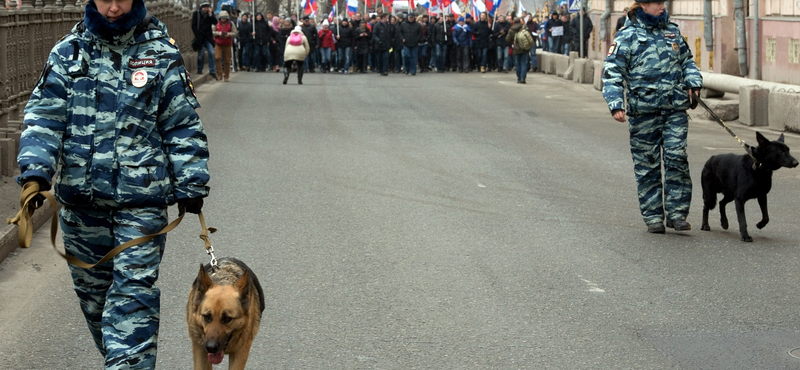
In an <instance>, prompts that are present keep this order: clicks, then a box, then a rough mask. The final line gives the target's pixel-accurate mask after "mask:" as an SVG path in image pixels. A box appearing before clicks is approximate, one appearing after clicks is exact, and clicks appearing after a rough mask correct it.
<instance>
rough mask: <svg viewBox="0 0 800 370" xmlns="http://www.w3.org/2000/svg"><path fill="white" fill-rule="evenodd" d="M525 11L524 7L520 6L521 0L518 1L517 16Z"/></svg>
mask: <svg viewBox="0 0 800 370" xmlns="http://www.w3.org/2000/svg"><path fill="white" fill-rule="evenodd" d="M524 11H525V7H524V6H522V0H520V1H519V7H518V8H517V17H521V16H522V12H524Z"/></svg>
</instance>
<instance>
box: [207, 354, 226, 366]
mask: <svg viewBox="0 0 800 370" xmlns="http://www.w3.org/2000/svg"><path fill="white" fill-rule="evenodd" d="M223 356H225V353H224V352H219V353H209V354H208V362H210V363H211V364H213V365H219V363H220V362H222V357H223Z"/></svg>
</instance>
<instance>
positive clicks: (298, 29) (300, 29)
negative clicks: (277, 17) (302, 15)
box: [292, 26, 303, 33]
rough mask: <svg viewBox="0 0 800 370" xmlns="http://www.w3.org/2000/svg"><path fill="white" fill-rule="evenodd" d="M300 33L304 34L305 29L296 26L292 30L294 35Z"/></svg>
mask: <svg viewBox="0 0 800 370" xmlns="http://www.w3.org/2000/svg"><path fill="white" fill-rule="evenodd" d="M298 32H299V33H303V27H300V26H294V29H293V30H292V33H298Z"/></svg>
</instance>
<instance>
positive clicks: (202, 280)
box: [197, 263, 214, 292]
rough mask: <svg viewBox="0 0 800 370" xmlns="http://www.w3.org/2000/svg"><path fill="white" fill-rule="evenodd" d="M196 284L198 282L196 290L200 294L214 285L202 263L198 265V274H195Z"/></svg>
mask: <svg viewBox="0 0 800 370" xmlns="http://www.w3.org/2000/svg"><path fill="white" fill-rule="evenodd" d="M197 282H198V285H197V290H198V291H200V292H205V291H207V290H208V288H210V287H211V285H212V284H214V283H213V282H212V281H211V276H208V273H207V272H206V268H205V267H203V264H202V263H201V264H200V272H199V273H198V274H197Z"/></svg>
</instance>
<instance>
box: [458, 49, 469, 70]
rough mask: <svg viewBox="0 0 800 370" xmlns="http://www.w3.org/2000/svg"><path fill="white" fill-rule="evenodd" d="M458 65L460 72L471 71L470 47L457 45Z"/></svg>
mask: <svg viewBox="0 0 800 370" xmlns="http://www.w3.org/2000/svg"><path fill="white" fill-rule="evenodd" d="M456 65H458V70H459V71H460V72H467V71H469V46H459V45H456Z"/></svg>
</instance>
